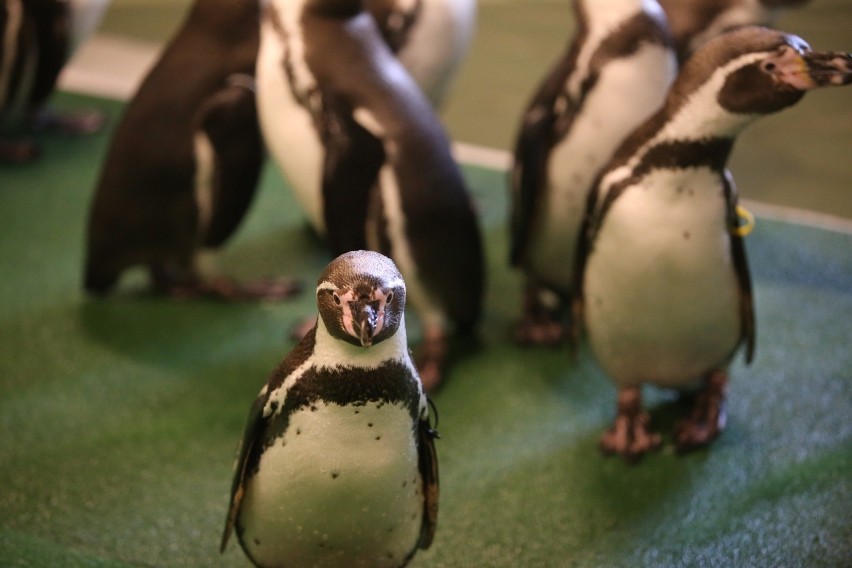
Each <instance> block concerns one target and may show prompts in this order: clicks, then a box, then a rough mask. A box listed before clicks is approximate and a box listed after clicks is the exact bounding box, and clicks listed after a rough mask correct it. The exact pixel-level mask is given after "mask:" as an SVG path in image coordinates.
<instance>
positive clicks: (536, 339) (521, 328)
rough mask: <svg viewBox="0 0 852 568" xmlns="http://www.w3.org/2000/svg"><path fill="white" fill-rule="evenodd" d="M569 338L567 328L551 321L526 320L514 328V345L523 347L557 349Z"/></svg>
mask: <svg viewBox="0 0 852 568" xmlns="http://www.w3.org/2000/svg"><path fill="white" fill-rule="evenodd" d="M568 336H569V333H568V327H567V326H566V325H564V324H563V323H560V322H558V321H553V320H536V319H533V318H526V319H524V320H523V321H521V322H520V323H518V324H517V325H516V326H515V330H514V340H515V343H517V344H518V345H521V346H523V347H530V346H533V345H541V346H545V347H559V346H560V345H562V344H563V343H565V342H566V340H567V338H568Z"/></svg>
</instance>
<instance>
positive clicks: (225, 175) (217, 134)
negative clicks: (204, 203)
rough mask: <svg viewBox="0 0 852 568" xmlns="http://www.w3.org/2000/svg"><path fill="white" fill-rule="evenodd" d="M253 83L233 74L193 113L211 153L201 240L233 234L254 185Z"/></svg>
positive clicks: (259, 157) (259, 143) (259, 154)
mask: <svg viewBox="0 0 852 568" xmlns="http://www.w3.org/2000/svg"><path fill="white" fill-rule="evenodd" d="M253 88H254V79H253V78H252V77H250V76H248V75H236V76H232V77H231V78H229V84H228V85H227V86H226V87H224V88H223V89H221V90H219V91H217V92H216V93H215V94H213V95H212V96H210V97H208V99H206V100H205V101H204V102H203V104H202V106H201V108H200V109H199V111H198V114H197V118H196V120H197V133H201V134H203V135H205V136H206V137H207V139H208V140H209V141H210V144H211V146H212V148H213V152H214V155H215V158H214V162H215V164H214V172H213V179H212V180H211V183H212V186H213V187H212V188H210V190H211V193H212V194H211V203H210V205H211V209H212V210H211V217H210V219H209V223H208V225H207V227H206V230H205V231H204V232H203V234H202V239H203V243H204V245H205V246H219V245H221V244H222V243H224V242H225V241H226V240H227V239H228V238H229V237H230V236H231V235H232V234H233V232H234V231H235V230H236V228H237V227H238V226H239V224H240V222H241V221H242V220H243V218H244V217H245V214H246V211H247V210H248V208H249V205H251V202H252V199H253V198H254V195H255V192H256V190H257V183H258V180H259V178H260V171H261V168H262V166H263V162H264V150H263V140H262V138H261V134H260V126H259V124H258V118H257V107H256V103H255V94H254V90H253ZM196 159H198V157H196Z"/></svg>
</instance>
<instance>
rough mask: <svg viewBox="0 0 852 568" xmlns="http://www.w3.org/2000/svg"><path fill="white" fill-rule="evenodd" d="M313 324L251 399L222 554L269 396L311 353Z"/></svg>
mask: <svg viewBox="0 0 852 568" xmlns="http://www.w3.org/2000/svg"><path fill="white" fill-rule="evenodd" d="M316 331H317V328H316V325H314V327H313V329H311V331H309V332H308V333H306V334H305V336H304V337H303V338H302V340H301V341H300V342H299V344H298V345H297V346H296V347H295V348H294V349H293V350H292V351H291V352H290V353H289V354H288V355H287V356H286V357H285V358H284V360H283V361H282V362H281V364H280V365H278V367H277V368H276V369H275V371H274V372H273V373H272V376H271V377H269V380H268V381H267V383H266V386H265V387H264V389H263V390H261V391H260V394H259V395H258V396H257V398H256V399H255V400H254V402H253V403H252V405H251V408H250V409H249V414H248V420H246V427H245V430H244V431H243V437H242V440H241V441H240V446H239V449H238V450H237V460H236V462H235V464H234V480H233V482H232V483H231V501H230V505H229V507H228V516H227V517H226V518H225V529H224V530H223V531H222V541H221V543H220V544H219V552H224V551H225V547H226V546H227V544H228V539H229V538H230V537H231V533H232V532H233V530H234V526H235V525H236V522H237V516H238V515H239V512H240V505H241V503H242V500H243V494H244V492H245V482H246V478H247V476H248V473H249V471H250V470H251V468H252V467H253V466H254V465H255V464H256V461H257V459H258V456H259V451H258V447H259V446H260V445H261V444H262V440H263V436H264V433H265V432H266V427H267V425H268V423H269V419H268V418H267V417H265V416H264V408H266V403H267V401H268V400H269V397H270V395H271V394H272V393H273V392H275V391H276V389H278V388H279V387H281V385H282V384H283V383H284V381H285V380H286V379H287V377H289V376H290V375H291V374H293V372H294V371H295V370H296V369H298V368H299V367H301V366H302V364H304V363H305V362H306V361H307V360H308V359H309V358H310V356H311V354H312V353H313V351H314V343H315V339H316Z"/></svg>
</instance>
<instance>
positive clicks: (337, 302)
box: [331, 292, 340, 306]
mask: <svg viewBox="0 0 852 568" xmlns="http://www.w3.org/2000/svg"><path fill="white" fill-rule="evenodd" d="M331 297H332V298H334V303H335V304H337V305H338V306H339V305H340V296H338V295H337V292H332V293H331Z"/></svg>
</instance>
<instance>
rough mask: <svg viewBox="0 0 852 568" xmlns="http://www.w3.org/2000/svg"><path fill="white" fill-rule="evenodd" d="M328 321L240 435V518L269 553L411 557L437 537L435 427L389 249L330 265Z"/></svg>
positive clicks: (255, 543) (248, 540)
mask: <svg viewBox="0 0 852 568" xmlns="http://www.w3.org/2000/svg"><path fill="white" fill-rule="evenodd" d="M316 297H317V307H318V309H319V318H318V319H317V322H316V326H315V327H314V328H313V330H312V331H311V332H310V333H308V334H307V335H306V336H305V337H304V338H303V339H302V341H301V342H300V343H299V344H298V345H297V346H296V348H295V349H294V350H293V351H292V352H291V353H290V354H289V355H287V357H286V358H285V359H284V360H283V362H282V363H281V364H280V365H279V366H278V368H277V369H276V370H275V372H274V373H273V374H272V375H271V376H270V378H269V380H268V382H267V384H266V386H264V387H263V389H262V390H261V391H260V394H259V395H258V398H257V399H256V400H255V402H254V404H253V405H252V408H251V411H250V413H249V419H248V424H247V426H246V429H245V433H244V436H243V440H242V443H241V446H240V450H239V455H238V459H237V464H236V468H235V476H234V482H233V489H232V492H231V504H230V508H229V512H228V517H227V521H226V527H225V531H224V534H223V538H222V550H224V549H225V546H226V545H227V542H228V539H229V536H230V534H231V532H232V530H233V531H235V532H236V534H237V536H238V537H239V540H240V544H241V545H242V547H243V549H244V551H245V552H246V554H247V555H248V557H249V558H250V559H251V560H252V561H253V562H254V563H255V564H256V565H257V566H262V567H271V566H316V567H322V566H327V567H337V566H352V567H357V566H362V567H368V568H380V567H399V566H404V565H405V564H407V563H408V562H409V560H410V559H411V558H412V556H413V555H414V554H415V552H416V551H417V549H418V548H428V547H429V546H430V544H431V542H432V539H433V536H434V533H435V527H436V522H437V514H438V464H437V457H436V454H435V447H434V438H435V437H436V433H435V432H434V431H433V430H432V428H431V427H430V424H429V408H428V404H427V400H426V396H425V395H424V393H423V389H422V386H421V384H420V380H419V378H418V375H417V371H416V370H415V368H414V365H413V363H412V361H411V358H410V356H409V350H408V345H407V341H406V333H405V321H404V319H405V313H404V310H405V300H406V288H405V283H404V281H403V279H402V275H401V274H400V273H399V271H398V270H397V268H396V266H395V265H394V264H393V262H392V261H391V260H390V259H388V258H387V257H385V256H383V255H381V254H378V253H374V252H367V251H355V252H349V253H346V254H344V255H341V256H340V257H338V258H336V259H335V260H334V261H332V262H331V263H330V264H329V265H328V267H327V268H326V269H325V271H324V272H323V274H322V275H321V276H320V278H319V281H318V284H317V290H316Z"/></svg>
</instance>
